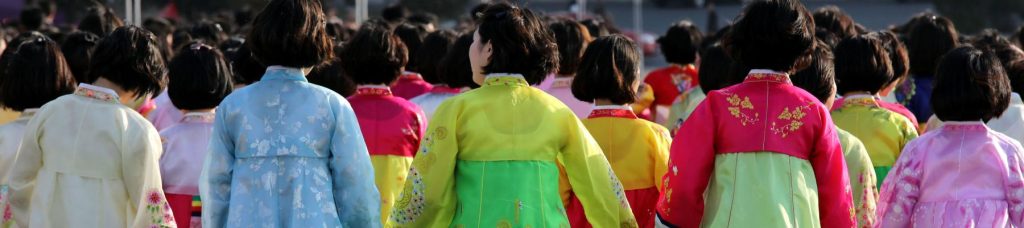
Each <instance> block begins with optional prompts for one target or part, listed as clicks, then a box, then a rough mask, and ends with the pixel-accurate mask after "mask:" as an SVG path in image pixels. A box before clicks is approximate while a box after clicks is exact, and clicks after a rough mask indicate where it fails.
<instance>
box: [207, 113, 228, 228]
mask: <svg viewBox="0 0 1024 228" xmlns="http://www.w3.org/2000/svg"><path fill="white" fill-rule="evenodd" d="M225 113H227V112H217V114H216V118H215V119H214V122H213V132H212V133H211V135H210V136H211V138H210V148H209V151H208V152H207V154H206V159H204V161H203V171H202V174H200V177H199V195H200V197H201V198H202V200H203V226H204V227H225V226H226V225H227V216H228V203H229V202H230V201H231V175H232V171H233V168H234V166H235V142H234V139H232V138H231V136H230V132H228V130H229V129H228V128H227V126H226V124H225V121H227V119H226V118H225Z"/></svg>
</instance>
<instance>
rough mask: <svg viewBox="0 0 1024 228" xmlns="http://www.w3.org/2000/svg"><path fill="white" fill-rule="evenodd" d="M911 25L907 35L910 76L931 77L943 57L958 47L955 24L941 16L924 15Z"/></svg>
mask: <svg viewBox="0 0 1024 228" xmlns="http://www.w3.org/2000/svg"><path fill="white" fill-rule="evenodd" d="M911 24H912V25H911V26H912V27H911V28H910V31H909V33H908V34H907V50H908V51H909V52H910V74H912V75H914V77H919V76H920V77H931V76H933V75H934V74H935V67H936V66H937V65H938V63H939V59H940V58H942V55H945V54H946V52H949V50H952V49H953V48H955V47H956V46H957V44H958V43H959V35H958V34H957V32H956V28H954V27H953V22H951V21H950V20H949V19H946V18H945V17H941V16H935V15H923V16H921V17H920V18H918V19H916V20H915V21H914V22H912V23H911Z"/></svg>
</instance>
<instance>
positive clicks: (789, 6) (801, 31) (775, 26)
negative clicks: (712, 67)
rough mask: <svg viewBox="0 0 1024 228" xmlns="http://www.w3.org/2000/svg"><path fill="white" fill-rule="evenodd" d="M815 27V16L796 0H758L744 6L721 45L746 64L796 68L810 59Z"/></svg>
mask: <svg viewBox="0 0 1024 228" xmlns="http://www.w3.org/2000/svg"><path fill="white" fill-rule="evenodd" d="M814 28H815V27H814V18H812V17H811V14H810V12H808V11H807V9H806V8H804V5H803V4H802V3H800V2H799V1H797V0H767V1H757V2H754V3H751V4H749V5H747V7H746V8H745V9H744V10H743V13H742V14H740V16H739V19H738V20H736V23H735V24H733V26H732V29H730V32H729V33H727V34H726V36H725V37H724V38H723V39H722V46H723V47H725V49H726V50H727V51H728V53H729V55H730V56H732V58H733V59H735V60H736V61H738V62H739V63H740V64H742V65H744V66H747V67H750V68H753V69H770V70H776V71H783V72H794V71H796V70H799V69H802V68H803V67H805V66H807V64H808V62H810V56H811V52H812V51H813V50H814V45H815V44H814Z"/></svg>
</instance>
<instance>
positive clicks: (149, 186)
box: [121, 116, 175, 227]
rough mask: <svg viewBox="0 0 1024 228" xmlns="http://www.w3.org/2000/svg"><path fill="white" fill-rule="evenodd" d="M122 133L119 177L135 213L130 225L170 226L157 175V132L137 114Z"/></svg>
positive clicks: (167, 206)
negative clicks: (130, 124) (137, 116)
mask: <svg viewBox="0 0 1024 228" xmlns="http://www.w3.org/2000/svg"><path fill="white" fill-rule="evenodd" d="M129 123H132V124H133V126H128V127H126V129H128V130H127V131H125V132H124V135H123V136H122V137H123V139H122V148H121V156H122V158H121V160H122V162H121V164H122V167H121V168H122V171H121V176H122V177H121V178H122V180H124V185H125V190H127V191H128V197H129V200H130V201H129V202H130V203H132V204H133V205H132V209H133V210H134V211H133V212H134V213H135V216H134V217H133V218H134V219H133V220H132V227H154V226H155V227H173V226H175V223H174V216H172V215H171V207H170V204H168V203H167V200H166V199H165V198H164V190H163V182H162V180H161V178H160V156H161V155H162V154H163V146H162V145H160V134H159V133H157V132H156V129H154V128H153V127H152V126H150V123H149V122H147V121H146V120H145V119H143V118H141V116H140V118H138V120H136V121H135V122H129Z"/></svg>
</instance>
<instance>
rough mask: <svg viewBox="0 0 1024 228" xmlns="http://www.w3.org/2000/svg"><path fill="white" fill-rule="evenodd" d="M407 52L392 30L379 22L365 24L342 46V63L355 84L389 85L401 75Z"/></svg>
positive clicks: (373, 21)
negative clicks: (343, 47)
mask: <svg viewBox="0 0 1024 228" xmlns="http://www.w3.org/2000/svg"><path fill="white" fill-rule="evenodd" d="M408 54H409V51H408V50H407V49H406V47H405V44H403V43H402V40H401V39H399V38H398V36H396V35H395V32H394V30H392V28H391V26H390V25H389V24H388V23H387V22H385V21H381V20H369V21H367V22H364V23H363V25H362V26H361V27H360V28H359V31H358V32H356V35H355V36H354V37H352V40H349V42H348V43H346V44H345V49H344V50H342V52H341V56H342V57H341V59H342V61H341V63H342V65H343V66H344V67H345V73H346V74H347V75H348V76H349V77H351V78H352V81H355V82H356V84H360V85H367V84H383V85H390V84H391V83H392V82H394V81H395V80H397V79H398V77H399V76H401V75H402V68H403V67H405V64H406V63H408V61H409V56H408Z"/></svg>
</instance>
